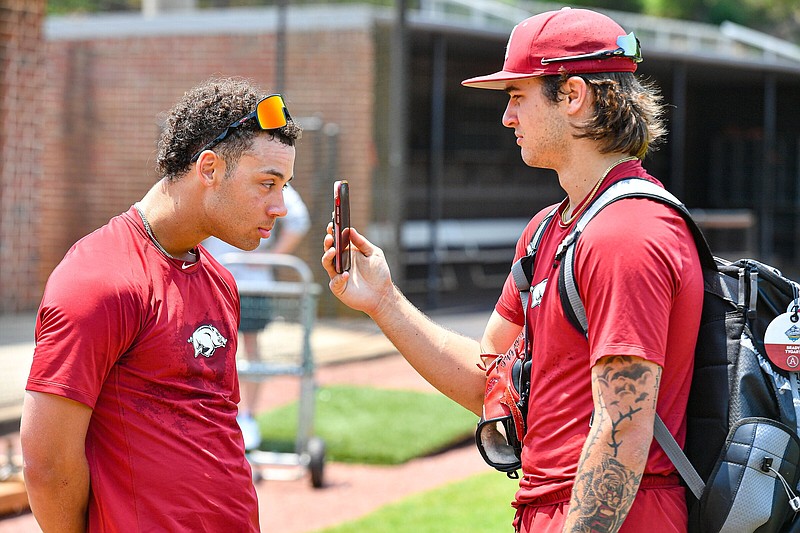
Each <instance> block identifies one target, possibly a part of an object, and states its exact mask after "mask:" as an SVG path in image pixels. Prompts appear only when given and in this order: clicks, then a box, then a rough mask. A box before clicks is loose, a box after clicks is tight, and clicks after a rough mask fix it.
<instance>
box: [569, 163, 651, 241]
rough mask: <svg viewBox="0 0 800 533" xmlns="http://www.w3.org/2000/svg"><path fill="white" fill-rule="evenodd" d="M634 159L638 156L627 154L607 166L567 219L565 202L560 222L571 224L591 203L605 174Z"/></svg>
mask: <svg viewBox="0 0 800 533" xmlns="http://www.w3.org/2000/svg"><path fill="white" fill-rule="evenodd" d="M635 159H638V157H635V156H628V157H623V158H622V159H620V160H619V161H617V162H616V163H612V164H611V166H610V167H608V168H607V169H606V171H605V172H603V175H602V176H601V177H600V179H599V180H597V183H595V185H594V188H593V189H592V192H590V193H589V196H587V197H586V199H585V200H584V201H583V205H582V206H581V208H580V209H578V210H577V211H575V212H574V213H572V215H571V216H570V217H569V218H568V219H567V218H565V216H566V214H567V208H568V207H569V203H567V206H565V207H564V210H563V211H562V212H561V223H562V224H563V225H564V226H569V225H570V224H572V223H573V222H574V221H575V219H576V218H578V216H579V215H580V214H581V213H583V210H584V209H586V208H587V207H588V206H589V204H590V203H592V200H593V199H594V195H595V194H597V191H599V190H600V186H601V185H602V184H603V182H604V181H605V179H606V176H608V175H609V174H610V173H611V171H612V170H614V168H616V167H617V166H619V165H621V164H622V163H627V162H628V161H633V160H635Z"/></svg>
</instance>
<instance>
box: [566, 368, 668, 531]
mask: <svg viewBox="0 0 800 533" xmlns="http://www.w3.org/2000/svg"><path fill="white" fill-rule="evenodd" d="M659 378H660V372H654V371H653V370H652V368H651V367H648V366H647V365H646V364H643V363H642V361H641V360H640V359H638V358H636V357H626V356H616V357H608V358H605V359H602V360H601V361H599V362H598V363H597V365H596V366H595V368H594V370H593V372H592V382H593V389H594V391H595V412H594V421H593V423H592V428H591V430H590V431H589V435H588V437H587V442H586V444H585V446H584V449H583V453H582V454H581V459H580V464H579V465H578V476H577V477H576V479H575V484H574V487H573V494H572V500H571V502H570V509H569V518H570V520H573V521H572V522H571V524H573V525H572V528H571V529H570V531H571V532H574V533H578V532H580V533H585V532H598V533H599V532H610V531H617V530H618V529H619V527H620V526H621V525H622V523H623V521H624V520H625V517H626V516H627V515H628V511H629V510H630V508H631V505H633V500H634V498H635V496H636V492H637V490H638V488H639V483H640V482H641V479H642V474H641V472H639V471H638V470H637V467H636V466H634V465H633V464H629V461H630V457H631V448H632V447H633V446H637V445H636V444H628V445H627V448H626V447H625V439H623V437H622V436H623V435H624V434H625V433H624V431H625V430H628V431H630V430H631V429H632V428H633V427H634V426H631V424H636V423H637V421H636V419H637V415H639V413H640V412H642V411H643V410H653V409H655V402H656V395H655V394H653V391H654V390H655V391H657V390H658V381H659ZM638 418H641V416H639V417H638ZM634 440H635V439H634Z"/></svg>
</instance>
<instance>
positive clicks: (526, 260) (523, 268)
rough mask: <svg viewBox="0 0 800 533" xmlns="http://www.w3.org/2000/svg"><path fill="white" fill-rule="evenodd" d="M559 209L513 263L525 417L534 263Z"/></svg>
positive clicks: (522, 403)
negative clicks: (518, 304) (520, 322)
mask: <svg viewBox="0 0 800 533" xmlns="http://www.w3.org/2000/svg"><path fill="white" fill-rule="evenodd" d="M557 211H558V207H554V208H553V209H552V210H551V211H550V212H549V213H548V214H547V215H546V216H545V217H544V218H543V219H542V221H541V222H540V223H539V226H537V228H536V231H535V232H534V233H533V237H532V238H531V242H530V243H529V244H528V249H527V254H526V255H524V256H523V257H520V258H519V259H517V260H516V261H514V264H513V265H511V275H512V276H513V278H514V283H515V284H516V285H517V290H518V291H519V298H520V300H521V301H522V316H523V320H524V325H523V326H522V327H523V331H524V335H523V339H524V340H525V347H524V349H525V360H524V361H523V362H522V371H521V372H520V373H519V383H517V390H518V391H520V399H519V403H518V404H517V406H518V407H519V409H520V411H521V412H522V416H523V419H527V416H528V395H529V393H530V391H529V389H530V386H529V382H530V376H531V358H532V356H533V354H532V349H531V339H530V326H529V325H528V306H529V305H530V299H531V292H530V291H531V284H532V283H533V263H534V261H535V260H536V251H537V250H538V249H539V244H540V243H541V242H542V236H543V235H544V232H545V230H546V229H547V227H548V226H549V225H550V222H551V221H552V220H553V217H554V216H555V214H556V212H557Z"/></svg>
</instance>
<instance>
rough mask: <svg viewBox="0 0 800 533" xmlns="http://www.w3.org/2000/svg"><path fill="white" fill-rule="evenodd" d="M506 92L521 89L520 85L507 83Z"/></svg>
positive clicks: (509, 92)
mask: <svg viewBox="0 0 800 533" xmlns="http://www.w3.org/2000/svg"><path fill="white" fill-rule="evenodd" d="M503 90H504V91H505V92H506V93H508V94H511V93H512V92H514V91H519V87H517V86H516V85H507V86H506V88H505V89H503Z"/></svg>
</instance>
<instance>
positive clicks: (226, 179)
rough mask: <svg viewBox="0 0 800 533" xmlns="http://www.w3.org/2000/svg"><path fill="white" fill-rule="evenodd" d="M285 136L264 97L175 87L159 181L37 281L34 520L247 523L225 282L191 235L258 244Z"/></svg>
mask: <svg viewBox="0 0 800 533" xmlns="http://www.w3.org/2000/svg"><path fill="white" fill-rule="evenodd" d="M299 135H300V128H299V127H298V126H297V125H296V124H295V123H294V122H293V121H292V120H291V117H290V116H289V113H288V111H287V110H286V107H285V104H284V102H283V98H282V97H281V96H280V95H272V96H268V97H265V95H264V94H263V93H262V92H261V91H260V90H258V89H257V88H255V87H253V86H252V85H250V84H249V83H247V82H245V81H244V80H239V79H219V80H216V79H215V80H210V81H209V82H207V83H204V84H202V85H200V86H198V87H196V88H194V89H192V90H191V91H189V92H187V93H186V94H185V95H184V97H183V98H182V99H181V101H180V102H179V103H178V104H177V105H176V106H175V107H174V108H173V109H172V111H171V112H170V115H169V118H168V120H167V123H166V127H165V130H164V132H163V134H162V136H161V140H160V143H159V152H158V158H157V161H158V167H159V170H160V172H161V175H162V178H161V179H160V180H159V181H158V182H157V183H156V184H155V185H154V186H153V187H152V188H151V189H150V191H149V192H148V193H147V194H146V195H145V196H144V197H143V198H142V199H141V200H140V201H138V202H136V203H135V204H134V205H133V206H131V208H130V209H128V211H127V212H125V213H122V214H121V215H119V216H117V217H115V218H113V219H111V220H110V221H109V222H108V224H106V225H105V226H103V227H102V228H100V229H98V230H96V231H94V232H93V233H91V234H90V235H87V236H86V237H84V238H83V239H81V240H80V241H78V242H77V243H76V244H75V245H74V246H73V247H72V248H71V249H70V250H69V251H68V252H67V254H66V256H65V257H64V259H63V260H62V261H61V263H60V264H59V265H58V266H57V267H56V269H55V270H54V271H53V273H52V274H51V276H50V278H49V280H48V282H47V286H46V288H45V293H44V296H43V298H42V303H41V306H40V308H39V314H38V317H37V322H36V350H35V353H34V358H33V365H32V368H31V373H30V376H29V379H28V383H27V387H26V388H27V393H26V397H25V404H24V410H23V418H22V429H21V437H22V447H23V455H24V460H25V472H24V473H25V480H26V484H27V489H28V494H29V497H30V504H31V509H32V511H33V514H34V516H35V517H36V519H37V521H38V522H39V524H40V526H41V527H42V530H44V531H75V532H77V531H86V530H87V529H88V530H90V531H172V532H179V531H185V532H196V531H251V532H254V531H258V530H259V522H258V502H257V499H256V493H255V488H254V487H253V483H252V474H251V470H250V467H249V465H248V463H247V460H246V459H245V455H244V447H243V443H242V434H241V431H240V430H239V428H238V426H237V424H236V414H237V403H238V401H239V385H238V379H237V373H236V363H235V355H236V346H237V335H236V331H237V326H238V322H239V297H238V292H237V289H236V284H235V282H234V280H233V277H232V276H231V275H230V273H229V272H228V271H227V270H225V269H224V268H222V267H221V266H220V265H219V263H217V261H215V260H214V258H213V257H211V255H209V254H208V253H207V252H206V250H205V249H204V248H203V247H202V246H200V245H199V243H200V242H201V241H202V240H203V239H205V238H207V237H209V236H210V235H214V236H217V237H219V238H220V239H222V240H224V241H226V242H228V243H230V244H232V245H234V246H236V247H238V248H241V249H244V250H249V249H253V248H255V247H256V246H257V245H258V244H259V242H260V241H261V239H263V238H268V237H269V235H270V231H271V229H272V227H273V225H274V224H275V221H276V219H277V218H278V217H282V216H284V215H285V214H286V207H285V205H284V201H283V192H282V191H283V188H284V187H285V186H286V184H287V183H288V182H289V180H290V179H292V176H293V173H294V160H295V148H294V144H295V140H296V139H297V138H298V137H299Z"/></svg>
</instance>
